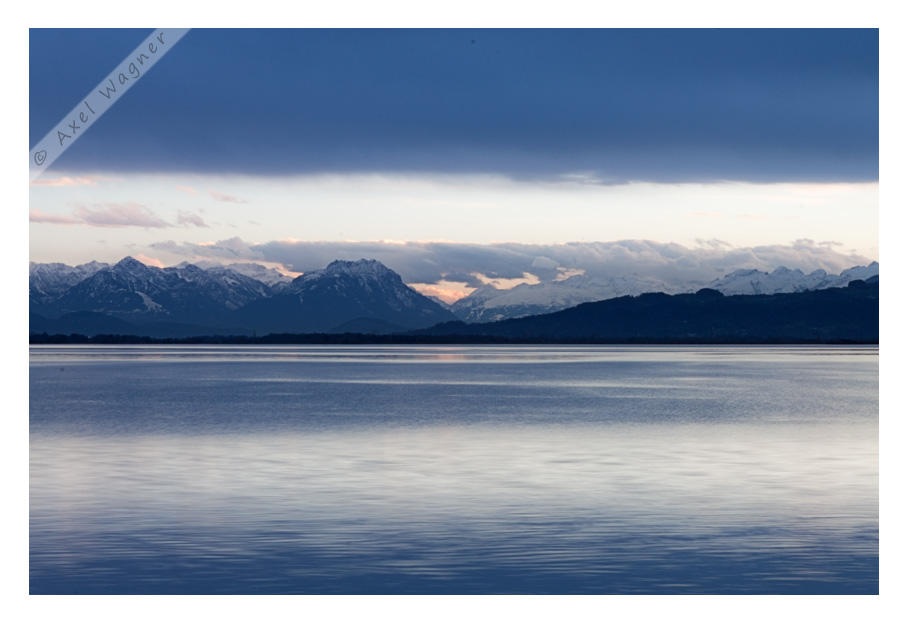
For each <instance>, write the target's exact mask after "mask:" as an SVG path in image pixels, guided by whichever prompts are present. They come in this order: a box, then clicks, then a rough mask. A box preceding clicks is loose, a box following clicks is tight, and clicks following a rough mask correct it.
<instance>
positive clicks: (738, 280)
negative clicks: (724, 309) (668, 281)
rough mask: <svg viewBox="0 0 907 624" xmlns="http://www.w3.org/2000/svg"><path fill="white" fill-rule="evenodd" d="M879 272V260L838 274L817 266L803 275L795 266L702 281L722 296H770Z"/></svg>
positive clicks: (836, 284) (841, 283)
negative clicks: (816, 268)
mask: <svg viewBox="0 0 907 624" xmlns="http://www.w3.org/2000/svg"><path fill="white" fill-rule="evenodd" d="M878 274H879V263H878V262H872V263H870V264H869V265H868V266H857V267H853V268H850V269H847V270H846V271H842V272H841V274H840V275H833V274H832V275H830V274H828V273H826V272H825V271H823V270H822V269H818V270H816V271H813V272H812V273H809V274H804V273H803V271H801V270H799V269H793V270H791V269H788V268H787V267H783V266H782V267H778V268H777V269H775V270H774V271H772V272H771V273H767V272H765V271H757V270H755V269H753V270H749V271H747V270H738V271H734V272H733V273H729V274H727V275H725V276H724V277H722V278H720V279H716V280H713V281H711V282H709V283H708V284H706V287H708V288H712V289H714V290H717V291H719V292H721V293H722V294H725V295H774V294H778V293H792V292H803V291H805V290H823V289H825V288H844V287H845V286H847V284H849V283H850V282H852V281H853V280H864V281H865V280H867V279H869V278H870V277H873V276H876V275H878Z"/></svg>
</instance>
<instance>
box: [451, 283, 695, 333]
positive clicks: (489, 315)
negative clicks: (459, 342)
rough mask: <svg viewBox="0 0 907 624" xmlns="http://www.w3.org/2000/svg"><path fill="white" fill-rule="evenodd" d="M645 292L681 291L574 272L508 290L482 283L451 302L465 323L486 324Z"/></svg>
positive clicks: (665, 285)
mask: <svg viewBox="0 0 907 624" xmlns="http://www.w3.org/2000/svg"><path fill="white" fill-rule="evenodd" d="M645 292H665V293H675V292H684V290H683V289H678V288H676V287H672V286H670V285H668V284H666V283H664V282H662V281H659V280H656V279H650V278H643V277H639V276H637V275H632V276H629V277H608V278H592V277H586V276H585V275H574V276H573V277H569V278H567V279H565V280H561V281H557V282H542V283H540V284H520V285H518V286H515V287H513V288H511V289H509V290H499V289H496V288H494V287H493V286H483V287H482V288H479V289H477V290H475V291H473V292H472V293H471V294H470V295H469V296H467V297H464V298H463V299H460V300H459V301H457V302H455V303H454V304H453V305H451V311H452V312H453V313H454V314H456V315H457V316H458V317H460V318H461V319H462V320H464V321H466V322H467V323H487V322H491V321H499V320H502V319H507V318H518V317H521V316H529V315H534V314H546V313H548V312H557V311H558V310H564V309H566V308H572V307H573V306H576V305H579V304H581V303H586V302H589V301H601V300H603V299H613V298H615V297H623V296H625V295H641V294H642V293H645Z"/></svg>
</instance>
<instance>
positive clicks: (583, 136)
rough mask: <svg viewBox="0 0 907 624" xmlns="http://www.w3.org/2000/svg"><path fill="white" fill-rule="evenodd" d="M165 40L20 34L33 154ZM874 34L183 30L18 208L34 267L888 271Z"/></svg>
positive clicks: (102, 33) (658, 273) (529, 276)
mask: <svg viewBox="0 0 907 624" xmlns="http://www.w3.org/2000/svg"><path fill="white" fill-rule="evenodd" d="M151 33H152V31H151V30H150V29H137V30H119V29H104V30H85V29H82V30H79V29H68V30H51V29H32V30H30V32H29V124H28V131H29V141H30V147H31V146H33V145H35V144H36V143H37V142H38V141H39V140H40V139H42V138H43V137H44V136H45V135H46V134H47V133H48V132H50V131H51V130H53V129H54V128H55V127H57V126H58V125H59V124H60V121H61V119H63V118H64V117H65V116H66V115H67V113H69V111H70V110H72V109H73V107H74V106H76V105H77V104H78V103H79V102H81V101H82V100H83V98H85V96H86V94H87V93H89V92H90V91H91V90H92V89H93V88H94V86H95V85H97V84H98V83H100V82H101V81H103V80H105V79H106V77H107V75H108V73H109V72H110V71H111V70H112V69H113V68H114V67H115V66H117V65H118V64H119V63H120V62H121V61H123V59H125V58H126V57H127V56H128V55H129V54H130V53H131V52H132V51H133V50H134V49H135V48H136V46H137V45H138V44H139V43H141V42H142V41H143V40H144V39H145V38H146V37H148V36H149V35H150V34H151ZM878 180H879V36H878V30H873V29H862V30H847V29H834V30H829V29H782V30H766V29H757V30H740V29H682V30H673V29H659V30H639V29H588V30H586V29H578V30H577V29H571V30H563V29H543V30H533V29H522V30H506V29H505V30H495V29H435V30H419V29H407V30H399V29H391V30H387V29H382V30H223V29H195V30H191V31H190V32H189V33H188V34H187V35H186V36H185V37H183V39H182V40H180V41H179V42H178V43H176V44H175V45H174V47H173V48H172V50H171V51H169V52H168V53H167V54H166V56H164V57H162V58H161V59H160V60H159V61H158V62H157V64H156V65H155V66H154V67H153V68H152V69H150V70H149V71H148V72H147V73H146V74H143V75H142V76H141V78H140V79H138V80H136V81H135V83H134V86H133V88H131V89H130V91H128V92H127V93H125V94H124V95H123V96H122V98H120V99H119V100H118V101H117V102H116V103H115V104H114V105H113V106H112V107H111V108H110V110H109V111H108V112H106V113H105V114H104V115H103V117H101V118H100V119H98V121H97V122H96V123H94V124H93V125H92V126H91V128H90V129H89V130H88V131H87V132H86V133H85V134H84V136H81V137H79V138H78V140H77V141H75V142H73V143H72V147H70V148H69V149H68V150H67V151H65V152H64V153H63V155H62V156H61V157H60V158H59V159H58V160H57V161H56V162H54V163H53V165H52V166H51V168H50V169H49V170H48V171H47V173H45V174H44V175H43V176H42V177H40V178H38V179H37V180H35V181H33V182H32V185H31V187H30V193H29V220H30V225H29V256H30V260H31V261H35V262H64V263H67V264H79V263H83V262H88V261H91V260H98V261H102V262H116V261H118V260H120V259H121V258H123V257H125V256H126V255H131V256H133V257H136V258H138V259H140V260H142V261H144V262H147V263H149V264H154V265H157V266H170V265H173V264H177V263H179V262H182V261H190V262H191V261H197V260H202V259H205V260H214V261H219V262H225V263H227V262H236V261H245V262H248V261H255V262H260V263H263V264H266V265H268V266H273V267H276V268H279V269H280V270H283V271H285V272H287V273H288V274H292V275H295V274H298V273H301V272H305V271H310V270H314V269H318V268H322V267H324V266H325V265H326V264H327V263H328V262H330V261H331V260H334V259H346V260H356V259H359V258H363V257H364V258H376V259H378V260H380V261H382V262H384V263H385V264H387V265H388V266H389V267H390V268H392V269H394V270H395V271H397V272H398V273H400V274H401V276H402V277H403V279H404V281H406V282H407V283H410V284H412V285H414V286H416V287H417V288H418V289H420V290H422V291H423V292H428V293H430V294H436V295H439V296H442V297H444V298H446V299H448V300H453V299H455V298H456V297H459V296H463V295H464V294H466V293H468V292H469V291H470V290H471V289H472V288H475V287H477V286H479V285H481V284H484V283H494V284H496V285H499V286H509V285H513V284H515V283H519V282H520V281H528V282H536V281H545V280H551V279H563V278H564V277H565V276H569V275H573V274H578V273H585V274H587V275H590V276H605V275H624V274H628V273H638V274H641V275H642V274H645V275H651V276H653V277H658V278H660V279H672V278H676V279H701V280H711V279H714V278H715V277H720V276H721V275H724V274H725V273H727V272H730V271H732V270H735V269H737V268H758V269H760V270H773V269H774V268H777V267H778V266H781V265H784V266H787V267H788V268H799V269H801V270H804V271H811V270H815V269H817V268H821V269H824V270H827V271H829V272H840V271H841V270H843V269H846V268H849V267H851V266H855V265H860V264H867V263H868V262H870V261H873V260H878V258H879V244H878V238H879V185H878Z"/></svg>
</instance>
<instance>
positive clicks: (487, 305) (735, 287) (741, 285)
mask: <svg viewBox="0 0 907 624" xmlns="http://www.w3.org/2000/svg"><path fill="white" fill-rule="evenodd" d="M878 274H879V263H878V262H873V263H871V264H869V265H868V266H865V267H853V268H851V269H847V270H846V271H843V272H842V273H841V274H840V275H831V274H828V273H826V272H825V271H823V270H821V269H819V270H816V271H813V272H811V273H809V274H804V273H803V272H802V271H800V270H799V269H794V270H791V269H788V268H786V267H779V268H777V269H775V270H774V271H772V272H771V273H768V272H765V271H758V270H756V269H751V270H746V269H741V270H737V271H734V272H732V273H729V274H727V275H725V276H724V277H722V278H719V279H715V280H713V281H711V282H709V283H707V284H705V283H702V282H687V283H678V284H668V283H666V282H662V281H659V280H656V279H651V278H642V277H639V276H636V275H633V276H629V277H609V278H591V277H586V276H583V275H575V276H573V277H570V278H568V279H566V280H562V281H557V282H543V283H540V284H520V285H519V286H516V287H514V288H511V289H509V290H499V289H496V288H494V287H493V286H483V287H481V288H478V289H476V290H475V291H473V292H472V293H471V294H470V295H469V296H467V297H464V298H463V299H460V300H459V301H456V302H455V303H453V304H452V305H451V307H450V309H451V311H452V312H453V313H454V314H456V315H457V316H458V317H459V318H460V319H461V320H464V321H466V322H468V323H487V322H491V321H498V320H503V319H508V318H520V317H523V316H530V315H536V314H546V313H549V312H557V311H559V310H565V309H567V308H570V307H573V306H576V305H579V304H581V303H587V302H590V301H602V300H605V299H613V298H616V297H623V296H625V295H634V296H635V295H640V294H643V293H646V292H663V293H667V294H680V293H691V292H695V291H697V290H699V289H700V288H703V287H707V288H711V289H714V290H717V291H719V292H721V293H722V294H724V295H773V294H780V293H794V292H803V291H805V290H820V289H825V288H842V287H845V286H847V284H848V283H849V282H851V281H853V280H857V279H862V280H866V279H869V278H870V277H872V276H877V275H878Z"/></svg>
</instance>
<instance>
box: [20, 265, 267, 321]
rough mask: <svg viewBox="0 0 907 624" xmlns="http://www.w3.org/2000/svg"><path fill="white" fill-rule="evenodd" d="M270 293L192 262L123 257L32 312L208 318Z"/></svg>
mask: <svg viewBox="0 0 907 624" xmlns="http://www.w3.org/2000/svg"><path fill="white" fill-rule="evenodd" d="M269 294H270V291H269V288H268V286H266V285H265V284H263V283H261V282H259V281H258V280H255V279H252V278H250V277H246V276H245V275H240V274H239V273H235V272H233V271H229V270H224V271H213V272H209V271H205V270H203V269H200V268H198V267H197V266H194V265H191V264H190V265H181V266H178V267H169V268H166V269H159V268H157V267H151V266H146V265H144V264H142V263H141V262H139V261H138V260H135V259H134V258H131V257H126V258H124V259H123V260H121V261H120V262H118V263H116V264H115V265H113V266H106V267H103V268H101V269H100V270H98V271H96V272H95V273H94V274H92V275H91V276H90V277H88V278H86V279H84V280H82V281H81V282H79V283H77V284H76V285H74V286H72V287H71V288H69V289H68V290H67V291H66V292H65V293H64V294H63V295H62V296H60V297H58V298H56V299H55V300H53V301H51V302H49V303H46V304H44V305H41V306H38V308H37V310H35V311H36V312H38V313H40V314H42V315H45V316H51V317H53V316H61V315H63V314H68V313H73V312H86V311H90V312H98V313H102V314H108V315H110V316H113V317H115V318H119V319H122V320H126V321H131V322H151V321H169V322H176V323H211V322H218V321H220V320H222V318H223V317H224V315H225V313H226V312H227V311H230V310H236V309H238V308H240V307H242V306H244V305H246V304H247V303H249V302H251V301H254V300H256V299H260V298H263V297H267V296H268V295H269Z"/></svg>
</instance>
